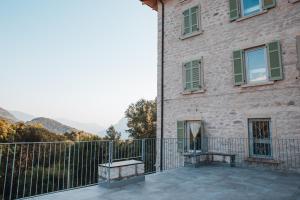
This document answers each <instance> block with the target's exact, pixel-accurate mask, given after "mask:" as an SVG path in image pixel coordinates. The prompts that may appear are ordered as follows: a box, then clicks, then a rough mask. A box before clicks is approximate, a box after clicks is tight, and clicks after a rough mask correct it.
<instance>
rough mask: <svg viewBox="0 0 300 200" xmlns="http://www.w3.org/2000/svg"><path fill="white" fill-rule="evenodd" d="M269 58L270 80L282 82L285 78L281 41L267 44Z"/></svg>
mask: <svg viewBox="0 0 300 200" xmlns="http://www.w3.org/2000/svg"><path fill="white" fill-rule="evenodd" d="M267 49H268V56H269V75H270V80H281V79H282V78H283V73H282V62H281V48H280V43H279V41H275V42H271V43H269V44H267Z"/></svg>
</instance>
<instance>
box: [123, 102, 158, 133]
mask: <svg viewBox="0 0 300 200" xmlns="http://www.w3.org/2000/svg"><path fill="white" fill-rule="evenodd" d="M156 107H157V106H156V100H145V99H141V100H139V101H138V102H136V103H135V104H131V105H130V106H129V107H128V109H127V110H126V112H125V116H126V118H127V119H128V123H127V126H128V128H129V129H128V130H127V132H129V133H130V135H129V136H130V137H132V138H135V139H140V138H153V137H156V119H157V118H156Z"/></svg>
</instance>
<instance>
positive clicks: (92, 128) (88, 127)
mask: <svg viewBox="0 0 300 200" xmlns="http://www.w3.org/2000/svg"><path fill="white" fill-rule="evenodd" d="M56 120H57V121H59V122H61V123H63V124H65V125H67V126H71V127H74V128H76V129H78V130H82V131H85V132H88V133H93V134H97V133H98V132H99V131H101V130H103V129H104V128H103V127H102V126H100V125H98V124H96V123H81V122H76V121H72V120H69V119H56Z"/></svg>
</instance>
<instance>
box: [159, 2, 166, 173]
mask: <svg viewBox="0 0 300 200" xmlns="http://www.w3.org/2000/svg"><path fill="white" fill-rule="evenodd" d="M159 2H160V3H161V6H162V11H161V12H162V14H161V117H160V118H161V119H160V122H161V124H160V171H163V147H164V141H163V138H164V50H165V47H164V43H165V4H164V2H163V0H159Z"/></svg>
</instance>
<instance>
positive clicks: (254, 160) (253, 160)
mask: <svg viewBox="0 0 300 200" xmlns="http://www.w3.org/2000/svg"><path fill="white" fill-rule="evenodd" d="M245 161H247V162H251V163H264V164H276V165H278V164H280V161H279V160H274V159H273V158H256V157H249V158H246V160H245Z"/></svg>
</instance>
